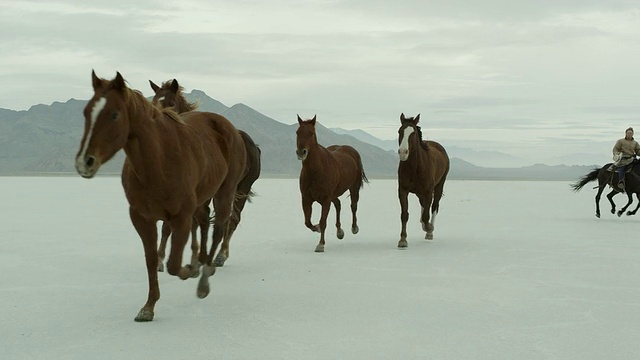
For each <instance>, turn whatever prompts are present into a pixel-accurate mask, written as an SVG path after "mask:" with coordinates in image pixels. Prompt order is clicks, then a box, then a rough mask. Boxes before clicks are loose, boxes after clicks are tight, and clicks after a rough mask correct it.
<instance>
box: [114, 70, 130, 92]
mask: <svg viewBox="0 0 640 360" xmlns="http://www.w3.org/2000/svg"><path fill="white" fill-rule="evenodd" d="M111 86H112V87H113V89H114V90H116V91H120V92H124V89H125V88H126V87H127V85H126V84H125V83H124V78H123V77H122V75H121V74H120V72H119V71H118V72H117V73H116V78H115V79H113V81H111Z"/></svg>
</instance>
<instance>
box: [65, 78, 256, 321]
mask: <svg viewBox="0 0 640 360" xmlns="http://www.w3.org/2000/svg"><path fill="white" fill-rule="evenodd" d="M91 76H92V84H93V90H94V95H93V97H92V98H91V100H89V102H88V103H87V105H86V107H85V109H84V116H85V129H84V135H83V136H82V140H81V143H80V149H79V150H78V154H77V156H76V163H75V166H76V170H77V171H78V173H79V174H80V175H81V176H82V177H84V178H92V177H93V176H94V175H95V174H96V173H97V171H98V170H99V169H100V166H101V165H102V164H104V163H105V162H107V161H108V160H109V159H111V157H112V156H113V155H114V154H115V153H116V152H117V151H118V150H120V149H124V152H125V154H126V159H125V162H124V166H123V168H122V186H123V188H124V193H125V195H126V198H127V200H128V202H129V216H130V218H131V222H132V223H133V226H134V227H135V229H136V231H137V232H138V234H139V235H140V238H141V240H142V245H143V247H144V252H145V259H146V265H147V275H148V280H149V295H148V298H147V302H146V303H145V305H144V306H143V307H142V309H140V312H139V313H138V315H137V316H136V318H135V320H136V321H151V320H153V316H154V312H153V310H154V306H155V304H156V302H157V301H158V299H159V298H160V289H159V286H158V250H157V249H158V231H157V227H156V223H157V221H159V220H163V221H167V222H169V224H170V226H171V232H172V235H171V253H170V254H169V260H168V262H167V271H168V272H169V274H171V275H176V276H178V277H180V278H181V279H187V278H189V276H190V275H191V274H192V272H193V269H191V268H190V267H188V266H182V253H183V251H184V247H185V245H186V242H187V240H188V238H189V232H190V229H191V223H192V218H193V215H194V213H195V212H196V209H197V208H198V206H200V205H202V204H204V203H205V202H207V201H208V200H209V199H211V198H214V199H215V204H214V206H215V211H216V215H217V216H216V219H215V223H214V229H213V238H212V244H211V248H210V251H209V253H208V254H207V238H206V237H205V238H203V239H202V244H201V246H200V254H199V262H200V264H201V265H204V268H203V271H202V276H201V278H200V281H199V283H198V291H197V295H198V297H200V298H203V297H205V296H207V295H208V294H209V277H210V276H211V275H213V273H214V272H215V266H214V265H213V264H212V261H213V255H214V253H215V250H216V248H217V246H218V244H219V243H220V241H221V240H222V237H223V232H222V229H224V228H225V227H226V225H227V222H228V220H229V218H230V216H231V208H232V206H233V200H234V196H235V190H236V188H237V187H238V183H239V182H240V179H241V176H242V173H243V171H244V168H245V159H246V155H245V148H244V144H243V141H242V138H241V136H240V134H239V133H238V131H237V130H236V128H235V127H234V126H233V125H232V124H231V123H230V122H229V121H228V120H227V119H225V118H224V117H222V116H220V115H217V114H212V113H203V112H191V113H189V114H184V115H183V116H182V117H178V115H177V114H176V113H175V112H174V111H172V110H166V109H165V110H160V109H158V108H156V107H155V106H153V105H152V104H151V103H150V102H149V101H147V100H146V99H145V98H144V97H143V96H142V94H141V93H140V92H138V91H134V90H132V89H129V88H128V87H127V85H126V84H125V81H124V79H123V77H122V75H120V73H117V75H116V77H115V78H114V79H113V80H105V79H101V78H98V77H97V76H96V74H95V72H92V73H91Z"/></svg>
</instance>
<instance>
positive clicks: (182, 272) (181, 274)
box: [177, 265, 191, 280]
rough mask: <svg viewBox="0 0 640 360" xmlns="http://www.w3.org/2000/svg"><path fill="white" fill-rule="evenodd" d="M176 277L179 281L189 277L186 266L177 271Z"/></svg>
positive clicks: (189, 272) (189, 273) (188, 270)
mask: <svg viewBox="0 0 640 360" xmlns="http://www.w3.org/2000/svg"><path fill="white" fill-rule="evenodd" d="M177 275H178V277H179V278H180V280H187V279H188V278H190V277H191V269H190V268H189V266H188V265H187V266H184V267H181V268H180V270H178V274H177Z"/></svg>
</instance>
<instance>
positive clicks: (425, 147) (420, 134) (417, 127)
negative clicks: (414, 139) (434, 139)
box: [416, 125, 429, 151]
mask: <svg viewBox="0 0 640 360" xmlns="http://www.w3.org/2000/svg"><path fill="white" fill-rule="evenodd" d="M416 129H417V130H418V139H419V140H420V146H421V147H422V148H423V149H425V150H427V151H429V146H428V145H427V143H426V142H425V141H424V140H423V139H422V129H421V128H420V126H418V125H416Z"/></svg>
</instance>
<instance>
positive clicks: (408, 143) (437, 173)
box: [398, 113, 449, 248]
mask: <svg viewBox="0 0 640 360" xmlns="http://www.w3.org/2000/svg"><path fill="white" fill-rule="evenodd" d="M419 121H420V114H418V116H416V117H415V119H414V118H412V117H411V118H405V117H404V113H403V114H401V115H400V123H401V125H400V129H399V130H398V144H399V148H398V156H399V157H400V164H399V165H398V199H399V200H400V208H401V213H400V221H401V222H402V231H401V232H400V241H399V242H398V247H399V248H406V247H407V221H408V220H409V210H408V206H409V204H408V199H407V197H408V195H409V193H414V194H416V196H417V197H418V199H419V200H420V205H421V206H422V217H421V219H420V222H421V223H422V229H423V230H424V231H425V232H426V233H427V234H426V237H425V238H426V239H428V240H432V239H433V230H434V222H435V218H436V215H437V214H438V210H439V208H440V198H441V197H442V191H443V189H444V182H445V181H446V179H447V174H448V173H449V156H448V155H447V152H446V150H445V149H444V147H442V145H440V144H438V143H437V142H435V141H426V140H422V130H420V126H418V122H419ZM429 207H431V214H432V217H431V221H429Z"/></svg>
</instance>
